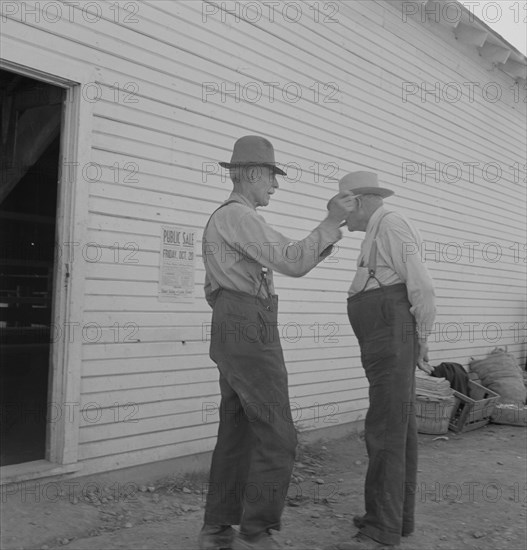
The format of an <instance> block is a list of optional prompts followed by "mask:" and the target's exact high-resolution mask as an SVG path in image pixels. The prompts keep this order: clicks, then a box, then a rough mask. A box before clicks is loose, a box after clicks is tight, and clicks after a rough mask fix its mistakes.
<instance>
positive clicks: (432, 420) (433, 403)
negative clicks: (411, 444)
mask: <svg viewBox="0 0 527 550" xmlns="http://www.w3.org/2000/svg"><path fill="white" fill-rule="evenodd" d="M454 403H455V399H454V397H447V398H445V399H430V398H428V397H424V396H422V395H417V396H416V400H415V417H416V420H417V431H418V432H419V433H422V434H446V433H447V432H448V423H449V422H450V417H451V416H452V410H453V409H454Z"/></svg>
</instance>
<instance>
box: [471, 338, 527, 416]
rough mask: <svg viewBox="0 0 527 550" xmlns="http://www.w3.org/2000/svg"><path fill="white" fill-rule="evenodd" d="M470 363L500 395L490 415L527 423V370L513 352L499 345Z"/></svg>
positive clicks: (472, 369)
mask: <svg viewBox="0 0 527 550" xmlns="http://www.w3.org/2000/svg"><path fill="white" fill-rule="evenodd" d="M469 366H470V370H471V371H472V372H475V373H476V374H477V375H478V377H479V379H480V380H481V384H482V385H483V386H485V387H486V388H488V389H489V390H492V391H494V392H496V393H497V394H498V395H499V396H500V398H499V400H498V403H497V404H496V407H495V409H494V412H493V413H492V416H491V420H492V422H495V423H496V424H512V425H516V426H527V406H526V398H527V390H526V387H525V383H524V376H523V374H524V373H523V370H522V368H521V367H520V366H519V365H518V362H517V361H516V358H515V357H514V355H511V354H510V353H507V351H506V350H503V349H499V348H496V349H495V350H494V351H492V352H491V353H489V355H487V357H485V358H484V359H479V360H473V361H472V362H471V363H470V365H469Z"/></svg>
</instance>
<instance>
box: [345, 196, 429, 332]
mask: <svg viewBox="0 0 527 550" xmlns="http://www.w3.org/2000/svg"><path fill="white" fill-rule="evenodd" d="M387 212H388V210H386V209H385V208H384V207H382V206H381V207H380V208H378V209H377V210H376V211H375V212H374V213H373V215H372V216H371V218H370V220H369V221H368V225H367V226H366V234H365V235H364V240H363V241H362V245H361V252H360V254H359V257H358V259H357V272H356V274H355V277H354V279H353V282H352V283H351V287H350V289H349V291H348V294H349V295H350V296H353V295H354V294H357V293H358V292H360V291H361V290H362V289H363V287H364V285H365V284H366V281H368V276H369V273H368V262H369V259H370V251H371V247H372V245H373V238H374V235H375V233H376V231H377V229H378V233H377V237H376V239H375V240H376V241H377V268H376V271H375V277H376V278H377V279H379V281H380V283H381V284H382V285H383V286H387V285H396V284H399V283H404V284H405V285H406V289H407V292H408V299H409V301H410V304H411V308H410V312H411V313H412V314H413V316H414V317H415V320H416V323H417V331H418V332H419V334H420V336H425V335H427V334H429V333H430V332H431V330H432V327H433V324H434V320H435V315H436V307H435V291H434V283H433V281H432V278H431V277H430V273H429V272H428V269H427V267H426V265H425V264H424V262H423V261H422V259H421V248H422V239H421V236H420V235H419V232H418V231H417V229H416V228H415V227H414V226H413V225H412V224H411V222H410V221H409V220H407V219H406V218H405V217H404V216H403V215H402V214H399V213H398V212H391V211H390V213H389V214H388V215H387V216H385V217H384V218H383V220H382V223H381V224H380V226H379V222H380V220H381V217H382V216H383V214H385V213H387ZM374 288H379V284H378V283H377V281H376V280H375V279H373V278H370V280H369V281H368V284H367V286H366V288H365V290H366V291H368V290H373V289H374Z"/></svg>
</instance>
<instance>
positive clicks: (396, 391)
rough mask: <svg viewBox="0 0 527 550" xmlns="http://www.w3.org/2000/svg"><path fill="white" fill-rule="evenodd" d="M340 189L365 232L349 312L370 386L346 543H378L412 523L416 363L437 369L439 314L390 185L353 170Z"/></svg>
mask: <svg viewBox="0 0 527 550" xmlns="http://www.w3.org/2000/svg"><path fill="white" fill-rule="evenodd" d="M339 191H340V193H342V192H345V191H348V192H350V193H353V196H354V197H355V199H356V203H355V208H354V209H353V211H352V212H351V213H350V214H349V215H348V217H347V218H346V223H347V226H348V230H349V231H364V232H365V236H364V240H363V242H362V245H361V252H360V255H359V258H358V260H357V272H356V274H355V277H354V279H353V282H352V284H351V287H350V289H349V293H348V294H349V298H348V316H349V320H350V323H351V326H352V328H353V331H354V333H355V335H356V337H357V339H358V341H359V345H360V349H361V359H362V366H363V368H364V370H365V373H366V377H367V378H368V382H369V386H370V387H369V400H370V403H369V409H368V413H367V415H366V421H365V438H366V448H367V451H368V458H369V463H368V472H367V474H366V482H365V487H364V494H365V504H366V513H365V514H364V515H361V516H355V517H354V518H353V522H354V524H355V525H356V526H357V527H358V528H359V532H358V533H357V535H355V537H353V539H352V543H351V545H350V544H348V546H347V547H349V548H350V549H353V550H370V549H380V548H386V547H392V546H396V545H398V544H399V542H400V540H401V536H407V535H409V534H410V533H411V532H412V531H413V530H414V507H415V490H416V476H417V425H416V420H415V411H414V405H415V367H416V366H418V367H419V368H420V369H422V370H424V371H425V372H428V373H430V372H431V370H432V367H430V365H428V345H427V335H428V334H429V332H430V331H431V329H432V326H433V323H434V318H435V297H434V286H433V282H432V279H431V278H430V275H429V273H428V270H427V269H426V266H425V264H424V263H423V262H422V261H421V258H420V255H416V254H415V253H412V254H405V251H408V250H412V252H414V251H415V250H421V247H422V241H421V237H420V235H419V233H418V232H417V230H416V229H415V228H414V227H413V225H412V224H411V222H410V221H408V220H407V219H406V218H405V217H404V216H402V215H401V214H400V213H398V212H391V211H388V210H386V209H385V208H384V205H383V199H384V198H386V197H389V196H391V195H393V191H391V190H389V189H386V188H384V187H380V186H379V183H378V180H377V174H375V173H373V172H353V173H351V174H348V175H346V176H345V177H344V178H342V179H341V180H340V182H339ZM332 200H333V199H332ZM330 203H331V201H330Z"/></svg>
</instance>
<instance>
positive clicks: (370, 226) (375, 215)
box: [366, 206, 386, 233]
mask: <svg viewBox="0 0 527 550" xmlns="http://www.w3.org/2000/svg"><path fill="white" fill-rule="evenodd" d="M385 212H386V209H385V208H384V206H379V208H377V210H375V212H374V213H373V214H372V215H371V218H370V219H369V220H368V224H367V225H366V233H370V232H372V231H373V229H374V227H375V226H376V225H377V224H378V223H379V220H380V218H381V216H382V215H383V214H384V213H385Z"/></svg>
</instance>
